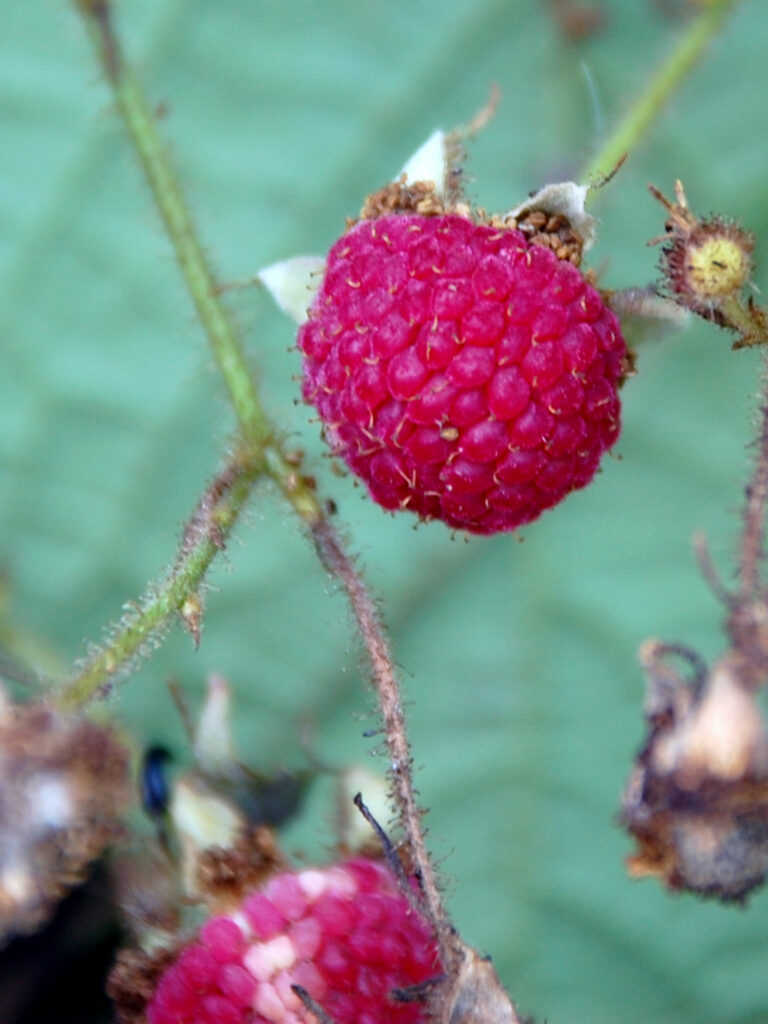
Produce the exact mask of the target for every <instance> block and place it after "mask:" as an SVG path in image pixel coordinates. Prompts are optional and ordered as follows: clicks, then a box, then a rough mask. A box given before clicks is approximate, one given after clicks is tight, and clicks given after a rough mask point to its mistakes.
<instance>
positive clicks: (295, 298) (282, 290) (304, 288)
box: [256, 256, 325, 324]
mask: <svg viewBox="0 0 768 1024" xmlns="http://www.w3.org/2000/svg"><path fill="white" fill-rule="evenodd" d="M324 272H325V259H324V258H323V257H322V256H293V257H292V258H291V259H289V260H281V261H280V262H279V263H271V264H270V265H269V266H268V267H264V269H263V270H260V271H259V272H258V273H257V274H256V278H257V280H259V281H261V283H262V284H263V285H264V287H265V288H266V289H267V291H268V292H269V293H270V295H271V296H272V298H273V299H274V300H275V302H276V303H277V304H278V306H279V307H280V309H282V311H283V312H284V313H287V314H288V316H290V317H293V319H294V320H295V321H296V323H297V324H303V323H305V321H306V320H307V319H308V311H309V307H310V306H311V305H312V302H313V300H314V298H315V295H316V294H317V292H318V291H319V289H320V285H321V283H322V280H323V274H324Z"/></svg>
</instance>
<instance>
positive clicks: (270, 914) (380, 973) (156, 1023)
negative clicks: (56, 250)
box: [146, 857, 440, 1024]
mask: <svg viewBox="0 0 768 1024" xmlns="http://www.w3.org/2000/svg"><path fill="white" fill-rule="evenodd" d="M439 974H440V964H439V959H438V953H437V947H436V945H435V942H434V940H433V938H432V936H431V934H430V931H429V928H428V927H427V925H426V924H425V922H424V921H423V920H422V919H421V918H420V917H419V916H418V915H417V914H415V913H414V912H413V910H412V908H411V907H410V905H409V903H408V901H407V900H406V899H405V897H404V896H403V895H402V894H401V893H400V892H399V890H398V888H397V885H396V883H395V881H394V879H393V878H392V875H391V874H390V872H389V870H388V869H387V868H386V867H385V866H384V865H383V864H381V863H379V862H378V861H374V860H368V859H365V858H362V857H360V858H357V859H355V860H350V861H348V862H346V863H345V864H342V865H339V866H335V867H331V868H326V869H318V870H307V871H300V872H297V873H288V872H286V873H283V874H279V875H276V876H275V877H273V878H272V879H271V880H270V881H269V882H268V883H267V884H266V886H264V888H263V889H261V890H259V891H257V892H254V893H251V894H250V895H249V896H247V897H246V898H245V900H244V901H243V904H242V906H241V907H240V909H239V910H238V911H237V912H234V913H232V914H230V915H227V916H220V917H215V918H212V919H211V920H209V921H208V922H207V923H206V924H205V925H204V927H203V928H202V929H201V931H200V933H199V934H198V936H197V938H196V939H195V940H194V941H193V942H192V943H190V944H189V945H188V946H186V947H185V948H184V949H183V951H182V952H181V953H180V955H179V956H178V957H177V958H176V960H175V961H174V962H173V963H172V964H171V966H170V967H168V968H167V969H166V970H165V972H164V973H163V974H162V976H161V977H160V980H159V982H158V985H157V988H156V990H155V993H154V995H153V996H152V998H151V1000H150V1001H149V1003H148V1005H147V1011H146V1019H147V1022H148V1024H270V1022H271V1024H306V1020H307V1014H306V1012H305V1010H304V1009H303V1006H302V1003H301V1001H300V999H299V997H298V996H297V995H296V993H295V992H294V991H293V988H292V986H293V985H299V986H301V987H302V988H304V989H306V991H307V992H308V993H309V994H310V996H311V997H312V998H313V999H314V1000H315V1001H316V1002H317V1003H319V1004H320V1005H321V1006H322V1007H323V1009H324V1010H325V1011H326V1013H327V1014H328V1015H329V1016H330V1017H331V1018H332V1019H333V1020H334V1021H335V1022H336V1024H361V1022H363V1024H418V1022H420V1021H421V1020H422V1019H423V1018H424V1010H423V1008H422V1007H421V1006H420V1005H419V1004H418V1003H398V1002H393V1001H392V999H391V998H390V993H391V992H392V990H393V989H395V988H404V987H408V986H410V985H414V984H418V983H419V982H423V981H426V980H427V979H429V978H434V977H435V976H437V975H439Z"/></svg>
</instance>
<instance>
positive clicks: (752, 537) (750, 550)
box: [739, 357, 768, 601]
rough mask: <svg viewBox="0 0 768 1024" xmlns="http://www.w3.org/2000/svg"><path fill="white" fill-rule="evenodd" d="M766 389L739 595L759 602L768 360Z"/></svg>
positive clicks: (767, 472)
mask: <svg viewBox="0 0 768 1024" xmlns="http://www.w3.org/2000/svg"><path fill="white" fill-rule="evenodd" d="M762 390H763V394H762V399H761V400H762V405H761V408H760V413H759V415H760V424H759V429H758V433H757V437H756V438H755V448H756V451H755V457H754V458H755V461H754V469H753V471H752V477H751V479H750V481H749V483H748V484H747V488H746V497H747V500H746V504H745V506H744V532H743V534H742V538H741V551H740V557H739V594H740V597H741V599H742V600H744V601H756V600H758V599H759V597H760V594H759V591H760V587H761V581H760V565H761V562H762V560H763V556H764V542H765V513H766V506H767V505H768V357H766V358H765V359H764V360H763V389H762Z"/></svg>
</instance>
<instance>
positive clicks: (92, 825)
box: [0, 692, 130, 940]
mask: <svg viewBox="0 0 768 1024" xmlns="http://www.w3.org/2000/svg"><path fill="white" fill-rule="evenodd" d="M129 795H130V786H129V784H128V754H127V751H126V750H125V748H124V747H123V746H122V745H121V744H120V742H119V741H118V739H117V737H116V735H115V734H114V732H113V731H112V730H110V729H108V728H106V727H104V726H101V725H97V724H95V723H94V722H91V721H88V720H87V719H84V718H81V717H77V716H69V715H63V714H60V713H59V712H57V711H54V710H52V709H51V708H50V707H48V706H47V705H46V704H44V703H37V702H35V703H29V704H23V705H19V704H13V703H12V702H11V701H10V700H9V699H8V698H7V697H6V695H5V694H3V693H2V692H0V940H1V939H7V938H9V937H10V936H12V935H14V934H18V933H24V932H29V931H32V930H34V929H35V928H36V927H37V926H38V925H40V924H41V923H42V922H43V921H44V920H45V918H46V916H47V915H48V913H49V912H50V910H51V909H52V907H53V905H54V904H55V903H56V901H57V900H59V899H60V898H61V897H62V896H63V895H64V893H65V892H66V891H67V890H68V889H69V888H70V887H71V886H73V885H75V884H77V883H78V882H79V881H80V880H81V879H82V878H83V876H84V874H85V871H86V869H87V867H88V865H89V864H90V863H91V862H92V861H93V860H94V859H95V858H96V857H98V855H99V854H100V853H101V852H102V850H103V849H104V847H105V846H106V845H107V844H108V843H109V842H110V841H111V840H112V839H114V838H115V836H116V835H117V834H119V832H120V826H119V822H118V815H119V813H120V812H121V810H122V808H123V806H124V805H125V804H126V803H127V801H128V798H129Z"/></svg>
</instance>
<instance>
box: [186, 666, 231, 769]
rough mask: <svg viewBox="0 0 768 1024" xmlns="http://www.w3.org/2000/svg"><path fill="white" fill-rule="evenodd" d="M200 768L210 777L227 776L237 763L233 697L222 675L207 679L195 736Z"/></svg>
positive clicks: (197, 760) (196, 758)
mask: <svg viewBox="0 0 768 1024" xmlns="http://www.w3.org/2000/svg"><path fill="white" fill-rule="evenodd" d="M195 760H196V762H197V766H198V767H199V768H200V769H202V771H204V772H208V773H209V774H210V775H228V774H229V773H230V772H231V771H232V764H233V762H234V760H235V748H234V743H233V740H232V694H231V692H230V689H229V686H228V685H227V681H226V680H225V679H224V678H223V677H222V676H219V675H216V674H214V675H212V676H211V677H210V678H209V680H208V693H207V694H206V697H205V703H204V704H203V710H202V712H201V713H200V719H199V721H198V723H197V732H196V733H195Z"/></svg>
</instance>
